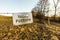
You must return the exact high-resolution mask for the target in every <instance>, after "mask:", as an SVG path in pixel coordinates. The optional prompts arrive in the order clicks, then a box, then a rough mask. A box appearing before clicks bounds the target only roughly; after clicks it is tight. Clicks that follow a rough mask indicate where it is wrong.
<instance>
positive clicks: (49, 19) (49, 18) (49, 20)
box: [48, 17, 50, 25]
mask: <svg viewBox="0 0 60 40" xmlns="http://www.w3.org/2000/svg"><path fill="white" fill-rule="evenodd" d="M48 24H49V25H50V17H48Z"/></svg>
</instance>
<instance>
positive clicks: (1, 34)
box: [0, 16, 60, 40]
mask: <svg viewBox="0 0 60 40" xmlns="http://www.w3.org/2000/svg"><path fill="white" fill-rule="evenodd" d="M59 38H60V35H59V34H56V33H53V32H52V31H50V30H48V28H47V27H46V26H45V25H44V24H42V23H37V22H34V23H32V24H26V25H19V26H13V24H12V17H6V16H0V40H59Z"/></svg>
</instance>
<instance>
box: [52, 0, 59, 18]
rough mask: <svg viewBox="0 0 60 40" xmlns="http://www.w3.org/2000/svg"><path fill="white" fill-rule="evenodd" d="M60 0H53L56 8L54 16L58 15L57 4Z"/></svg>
mask: <svg viewBox="0 0 60 40" xmlns="http://www.w3.org/2000/svg"><path fill="white" fill-rule="evenodd" d="M59 1H60V0H53V3H54V8H55V15H54V18H55V17H56V12H57V6H58V3H59Z"/></svg>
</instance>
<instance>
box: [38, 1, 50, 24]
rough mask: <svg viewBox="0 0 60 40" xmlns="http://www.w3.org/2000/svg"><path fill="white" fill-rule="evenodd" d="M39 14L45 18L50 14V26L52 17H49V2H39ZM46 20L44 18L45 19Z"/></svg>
mask: <svg viewBox="0 0 60 40" xmlns="http://www.w3.org/2000/svg"><path fill="white" fill-rule="evenodd" d="M37 7H38V12H39V13H41V14H42V15H44V16H45V14H48V24H50V17H49V13H48V12H49V0H39V3H38V4H37ZM43 19H44V17H43Z"/></svg>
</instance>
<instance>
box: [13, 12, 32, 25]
mask: <svg viewBox="0 0 60 40" xmlns="http://www.w3.org/2000/svg"><path fill="white" fill-rule="evenodd" d="M32 22H33V18H32V13H29V12H23V13H13V25H23V24H28V23H32Z"/></svg>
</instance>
